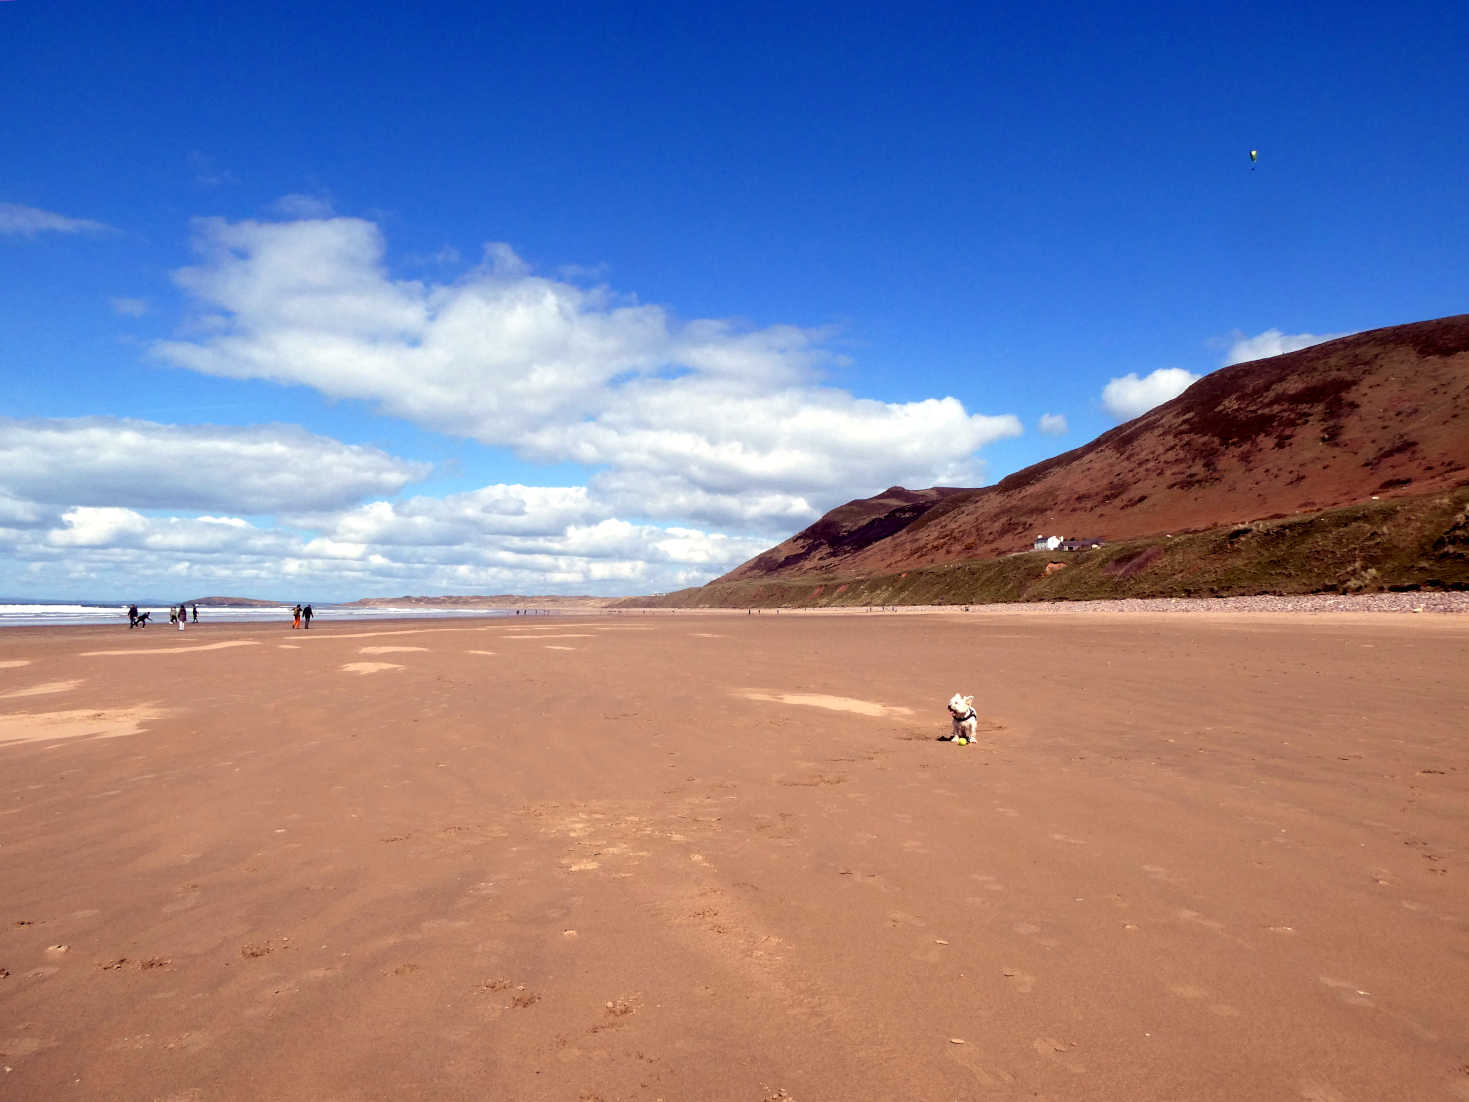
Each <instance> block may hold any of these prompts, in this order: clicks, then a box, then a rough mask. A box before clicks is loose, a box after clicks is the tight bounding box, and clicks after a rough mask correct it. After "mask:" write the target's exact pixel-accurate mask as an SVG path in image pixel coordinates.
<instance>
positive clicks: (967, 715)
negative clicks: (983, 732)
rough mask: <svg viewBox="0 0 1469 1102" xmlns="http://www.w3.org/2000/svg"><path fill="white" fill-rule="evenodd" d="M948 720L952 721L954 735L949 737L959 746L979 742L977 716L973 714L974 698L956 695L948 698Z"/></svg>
mask: <svg viewBox="0 0 1469 1102" xmlns="http://www.w3.org/2000/svg"><path fill="white" fill-rule="evenodd" d="M949 718H950V719H952V720H953V721H954V733H953V734H952V735H950V736H949V737H950V738H951V739H953V740H954V741H955V742H957V743H958V744H959V745H960V746H966V745H968V744H969V743H971V742H978V741H979V716H977V715H976V714H975V712H974V697H972V696H960V695H959V694H958V693H955V694H954V695H953V696H952V697H950V698H949Z"/></svg>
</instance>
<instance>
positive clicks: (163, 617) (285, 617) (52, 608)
mask: <svg viewBox="0 0 1469 1102" xmlns="http://www.w3.org/2000/svg"><path fill="white" fill-rule="evenodd" d="M175 607H177V606H175ZM311 607H312V611H313V612H314V613H315V619H317V620H401V619H405V618H408V617H412V618H414V619H432V620H453V619H464V618H466V617H473V616H513V615H514V614H515V612H514V610H513V609H503V608H482V609H463V608H456V609H430V608H413V607H410V606H406V605H405V606H403V607H401V608H391V607H389V608H358V607H349V606H343V605H312V606H311ZM138 611H139V612H148V613H150V614H151V615H150V616H149V619H148V625H149V627H158V626H159V625H160V624H161V625H162V626H163V627H165V628H166V627H168V606H167V605H139V606H138ZM270 621H277V622H279V623H282V624H289V623H290V622H291V606H289V605H280V606H279V607H233V608H231V607H224V608H204V607H203V606H201V607H200V609H199V623H200V625H201V626H202V625H204V624H246V623H266V622H270ZM190 622H191V623H192V620H191V621H190ZM127 623H128V609H127V605H113V604H106V605H104V604H74V605H69V604H52V603H49V602H47V603H35V604H23V603H16V604H0V627H6V628H13V627H59V626H64V625H68V624H77V625H80V624H119V625H121V626H122V627H127Z"/></svg>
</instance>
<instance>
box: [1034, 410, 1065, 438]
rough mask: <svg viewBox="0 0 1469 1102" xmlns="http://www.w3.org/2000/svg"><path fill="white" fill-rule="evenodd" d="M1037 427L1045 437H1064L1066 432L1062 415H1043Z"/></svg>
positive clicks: (1063, 415)
mask: <svg viewBox="0 0 1469 1102" xmlns="http://www.w3.org/2000/svg"><path fill="white" fill-rule="evenodd" d="M1039 427H1040V430H1041V432H1043V433H1045V434H1046V435H1047V436H1065V435H1066V433H1067V430H1068V426H1067V424H1066V415H1065V414H1064V413H1043V414H1041V419H1040V426H1039Z"/></svg>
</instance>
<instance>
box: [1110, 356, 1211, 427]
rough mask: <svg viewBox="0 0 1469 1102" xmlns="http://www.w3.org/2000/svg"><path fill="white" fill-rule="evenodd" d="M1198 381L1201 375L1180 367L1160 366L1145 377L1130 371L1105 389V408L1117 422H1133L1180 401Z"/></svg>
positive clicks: (1112, 381) (1111, 382)
mask: <svg viewBox="0 0 1469 1102" xmlns="http://www.w3.org/2000/svg"><path fill="white" fill-rule="evenodd" d="M1198 379H1199V376H1198V375H1195V374H1194V373H1193V372H1191V371H1185V370H1184V369H1183V368H1181V367H1160V368H1159V369H1158V370H1157V371H1154V372H1151V373H1150V374H1148V375H1145V376H1143V377H1142V378H1139V377H1138V375H1137V373H1136V372H1129V373H1128V374H1126V375H1123V376H1122V377H1121V378H1120V379H1113V380H1111V381H1110V382H1109V383H1108V384H1107V385H1106V386H1105V387H1103V388H1102V408H1104V409H1105V410H1106V411H1107V412H1108V413H1109V414H1111V415H1112V416H1113V417H1114V418H1116V419H1117V420H1118V421H1130V420H1132V419H1133V418H1134V417H1137V416H1138V415H1139V414H1143V413H1146V412H1147V411H1148V410H1150V409H1152V408H1153V407H1154V406H1157V405H1162V404H1163V403H1164V402H1166V401H1168V400H1170V399H1172V398H1177V397H1178V396H1179V395H1180V394H1182V393H1183V392H1184V391H1185V390H1187V389H1188V388H1189V387H1190V386H1191V385H1193V384H1194V383H1195V382H1197V381H1198Z"/></svg>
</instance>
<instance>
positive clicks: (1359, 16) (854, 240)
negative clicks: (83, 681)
mask: <svg viewBox="0 0 1469 1102" xmlns="http://www.w3.org/2000/svg"><path fill="white" fill-rule="evenodd" d="M1466 51H1469V10H1466V9H1463V8H1461V7H1460V6H1458V5H1445V4H1415V3H1411V2H1409V3H1400V4H1396V5H1391V6H1389V5H1380V4H1365V3H1361V4H1359V3H1338V4H1333V5H1321V4H1309V5H1308V4H1298V3H1269V4H1265V3H1259V4H1256V3H1236V4H1230V5H1209V6H1195V5H1173V4H1160V5H1139V4H1135V3H1127V4H1121V3H1108V2H1097V3H1090V4H1069V3H1052V4H1039V5H1016V4H1006V5H992V4H982V3H981V4H970V5H964V6H959V5H952V6H950V5H942V6H940V5H919V6H911V5H909V6H904V7H903V8H902V10H901V11H900V10H899V9H898V8H897V7H895V6H892V5H884V6H867V5H852V4H844V5H840V6H837V5H800V6H792V5H779V6H776V5H771V6H762V5H740V6H729V7H727V8H726V7H717V8H712V9H707V10H700V9H697V8H695V7H693V6H678V7H677V8H675V6H673V5H665V6H659V7H656V8H655V7H652V6H647V7H637V6H631V5H616V6H614V5H585V6H579V7H577V8H568V9H566V10H564V11H560V12H551V13H548V12H547V11H545V10H543V9H542V8H541V7H539V6H529V5H527V6H497V5H483V4H481V5H473V6H471V5H458V4H452V3H446V4H441V5H437V6H434V7H432V8H428V9H425V8H423V7H422V6H412V5H382V4H375V3H362V4H354V5H345V4H342V5H338V4H330V3H326V4H315V5H294V6H285V5H273V4H255V5H249V6H243V7H236V8H233V9H231V8H228V7H223V8H221V7H217V6H215V7H204V6H197V5H185V6H170V7H163V6H158V5H148V4H133V5H119V4H107V5H103V4H87V3H79V4H70V5H56V4H45V3H41V2H39V0H0V96H3V103H4V104H5V109H4V111H3V113H0V149H3V150H4V151H5V152H4V160H3V162H0V383H3V394H4V401H3V404H0V593H4V594H6V595H30V596H36V597H58V598H62V597H80V598H86V597H98V598H109V599H110V598H114V597H116V598H128V597H132V596H144V595H146V596H156V597H158V598H161V599H180V598H184V597H193V596H200V595H204V594H209V593H231V594H240V595H251V596H263V597H279V598H282V599H288V600H298V599H299V600H308V599H309V600H317V601H324V600H334V599H351V598H354V597H358V596H369V595H389V594H400V593H456V592H457V593H498V592H518V593H601V594H612V593H645V592H653V591H660V590H666V589H672V588H677V587H680V586H685V585H693V584H699V583H701V582H703V581H705V580H707V579H709V578H711V577H714V576H716V575H717V574H719V573H722V572H723V571H725V570H727V569H729V568H730V567H732V566H734V565H736V564H737V563H739V562H741V561H743V560H744V559H746V558H748V557H750V556H751V555H753V554H755V553H758V552H759V551H761V550H763V549H765V548H766V547H768V546H770V545H771V544H773V543H775V542H778V541H779V540H780V539H783V538H784V537H786V536H788V535H790V534H791V533H792V532H794V531H796V530H798V529H799V528H801V527H803V526H804V525H806V524H808V523H810V521H812V520H814V519H815V518H816V517H817V516H819V515H820V514H821V513H822V512H825V511H826V510H828V509H830V508H831V507H833V506H835V505H837V504H840V503H841V502H843V501H846V500H850V499H851V498H854V497H866V496H869V495H871V494H873V493H876V492H877V491H879V490H882V489H883V488H885V487H886V486H889V485H892V484H894V483H901V484H904V485H908V486H910V487H917V486H927V485H934V484H951V485H954V484H957V485H979V484H983V483H987V482H992V481H995V480H996V479H998V478H1000V477H1003V476H1004V475H1005V474H1008V473H1010V472H1011V471H1014V470H1018V469H1020V468H1022V467H1025V466H1027V465H1029V464H1031V463H1034V462H1037V461H1039V460H1041V459H1044V458H1047V457H1049V456H1051V455H1054V454H1057V453H1058V452H1061V451H1065V450H1067V449H1070V448H1073V447H1077V446H1079V445H1081V444H1083V443H1085V442H1087V441H1088V440H1090V439H1092V438H1093V437H1095V436H1096V435H1097V434H1098V433H1100V432H1102V431H1104V430H1105V429H1107V428H1109V427H1111V426H1112V425H1114V424H1116V423H1118V422H1119V421H1121V420H1125V419H1127V418H1128V417H1130V416H1135V415H1136V414H1137V413H1140V412H1142V411H1143V410H1145V409H1147V408H1149V407H1150V406H1151V405H1153V404H1156V403H1157V402H1159V401H1163V400H1166V399H1167V398H1169V397H1172V396H1173V394H1176V393H1177V392H1178V391H1179V390H1180V389H1181V388H1182V387H1183V386H1186V385H1187V383H1188V382H1189V381H1191V380H1192V379H1193V378H1195V377H1197V376H1199V375H1202V374H1205V373H1207V372H1209V371H1212V370H1215V369H1217V368H1219V367H1221V366H1224V365H1225V364H1226V363H1230V362H1235V361H1238V360H1240V359H1250V358H1255V357H1258V356H1261V355H1268V354H1273V353H1276V352H1280V351H1286V350H1289V349H1292V348H1296V347H1301V346H1303V345H1305V344H1309V343H1313V342H1315V341H1318V340H1321V339H1323V338H1326V337H1329V336H1334V335H1339V334H1344V333H1351V332H1357V331H1361V330H1363V329H1370V328H1375V327H1378V326H1383V325H1393V324H1399V323H1403V322H1410V321H1418V320H1423V319H1426V318H1432V317H1439V316H1443V315H1448V314H1454V313H1461V312H1463V311H1464V310H1466V309H1469V293H1466V292H1469V263H1466V259H1465V258H1466V256H1469V209H1466V203H1465V200H1464V196H1465V195H1466V194H1469V171H1466V169H1469V127H1466V126H1465V125H1464V119H1465V118H1469V81H1466V80H1465V79H1464V76H1463V72H1462V69H1463V66H1462V63H1461V59H1462V58H1463V57H1464V56H1465V54H1466ZM1251 149H1258V150H1259V163H1258V165H1257V166H1256V167H1255V168H1254V169H1253V170H1252V169H1251V166H1250V162H1249V151H1250V150H1251Z"/></svg>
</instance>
